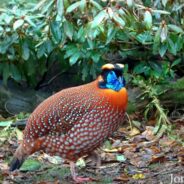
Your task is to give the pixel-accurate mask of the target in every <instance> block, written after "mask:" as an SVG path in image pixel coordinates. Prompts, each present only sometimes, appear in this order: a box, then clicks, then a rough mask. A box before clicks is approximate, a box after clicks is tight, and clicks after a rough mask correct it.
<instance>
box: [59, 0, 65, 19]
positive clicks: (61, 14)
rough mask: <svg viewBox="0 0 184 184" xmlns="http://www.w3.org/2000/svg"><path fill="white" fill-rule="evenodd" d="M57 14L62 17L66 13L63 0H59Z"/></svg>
mask: <svg viewBox="0 0 184 184" xmlns="http://www.w3.org/2000/svg"><path fill="white" fill-rule="evenodd" d="M57 14H58V15H59V16H60V17H61V18H62V17H63V14H64V3H63V0H57Z"/></svg>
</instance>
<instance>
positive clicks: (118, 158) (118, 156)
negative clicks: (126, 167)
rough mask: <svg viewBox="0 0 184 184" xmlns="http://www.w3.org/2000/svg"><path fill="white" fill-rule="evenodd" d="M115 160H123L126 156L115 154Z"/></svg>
mask: <svg viewBox="0 0 184 184" xmlns="http://www.w3.org/2000/svg"><path fill="white" fill-rule="evenodd" d="M116 160H117V161H119V162H125V161H126V158H125V156H124V155H116Z"/></svg>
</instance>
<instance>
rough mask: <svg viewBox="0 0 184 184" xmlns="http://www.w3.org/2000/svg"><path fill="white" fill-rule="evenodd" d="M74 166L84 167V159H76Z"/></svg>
mask: <svg viewBox="0 0 184 184" xmlns="http://www.w3.org/2000/svg"><path fill="white" fill-rule="evenodd" d="M76 166H77V167H80V168H83V167H85V166H86V163H85V161H84V159H83V158H80V159H78V160H77V162H76Z"/></svg>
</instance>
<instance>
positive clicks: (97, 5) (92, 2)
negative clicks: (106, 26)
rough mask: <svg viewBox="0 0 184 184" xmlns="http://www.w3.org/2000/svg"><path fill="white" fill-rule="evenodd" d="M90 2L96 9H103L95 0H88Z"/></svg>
mask: <svg viewBox="0 0 184 184" xmlns="http://www.w3.org/2000/svg"><path fill="white" fill-rule="evenodd" d="M90 3H91V4H93V6H94V7H95V8H97V9H98V10H102V9H103V8H102V6H101V5H100V4H99V3H97V2H96V1H94V0H90Z"/></svg>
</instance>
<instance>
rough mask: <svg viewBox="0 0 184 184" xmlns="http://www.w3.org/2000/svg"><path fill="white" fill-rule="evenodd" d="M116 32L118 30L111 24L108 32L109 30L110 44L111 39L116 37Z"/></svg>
mask: <svg viewBox="0 0 184 184" xmlns="http://www.w3.org/2000/svg"><path fill="white" fill-rule="evenodd" d="M116 33H117V30H116V29H115V28H114V26H113V25H112V24H111V26H110V27H109V29H108V32H107V40H106V44H108V43H110V42H111V40H112V39H113V38H114V36H115V34H116Z"/></svg>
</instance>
